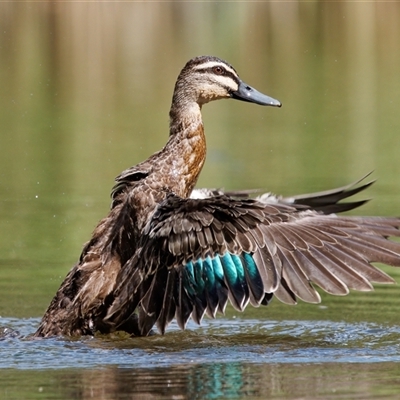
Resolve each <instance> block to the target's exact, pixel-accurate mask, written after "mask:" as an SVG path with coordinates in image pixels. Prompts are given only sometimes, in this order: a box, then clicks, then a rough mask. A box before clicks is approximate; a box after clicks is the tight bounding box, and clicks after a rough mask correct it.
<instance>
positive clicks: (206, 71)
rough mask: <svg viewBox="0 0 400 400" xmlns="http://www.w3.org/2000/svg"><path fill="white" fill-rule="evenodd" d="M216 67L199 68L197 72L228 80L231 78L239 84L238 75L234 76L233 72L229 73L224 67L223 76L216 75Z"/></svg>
mask: <svg viewBox="0 0 400 400" xmlns="http://www.w3.org/2000/svg"><path fill="white" fill-rule="evenodd" d="M213 68H215V66H214V67H210V68H199V69H196V72H200V73H202V74H212V75H217V76H226V77H228V78H231V79H232V80H233V81H235V82H236V83H237V84H239V78H238V77H237V75H235V74H233V73H232V72H231V71H227V70H226V69H225V68H224V67H222V66H221V68H222V70H223V73H221V74H216V73H215V72H214V71H213Z"/></svg>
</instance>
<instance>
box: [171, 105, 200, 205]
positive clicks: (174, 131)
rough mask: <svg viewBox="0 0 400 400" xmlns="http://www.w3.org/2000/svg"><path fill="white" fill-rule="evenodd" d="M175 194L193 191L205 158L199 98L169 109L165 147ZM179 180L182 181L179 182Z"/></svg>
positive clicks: (185, 194)
mask: <svg viewBox="0 0 400 400" xmlns="http://www.w3.org/2000/svg"><path fill="white" fill-rule="evenodd" d="M164 152H165V153H164V154H166V155H167V157H166V163H167V165H168V166H169V169H170V170H169V174H170V177H171V178H172V180H174V181H175V180H176V182H177V185H176V188H175V192H177V193H176V194H177V195H179V196H181V197H187V196H189V195H190V193H191V192H192V190H193V188H194V186H195V184H196V182H197V179H198V177H199V175H200V172H201V169H202V167H203V165H204V161H205V159H206V139H205V135H204V128H203V121H202V118H201V109H200V106H199V105H198V104H197V103H196V102H190V103H188V102H184V103H183V104H176V102H173V106H172V107H171V111H170V137H169V140H168V143H167V145H166V146H165V148H164ZM178 182H179V183H178Z"/></svg>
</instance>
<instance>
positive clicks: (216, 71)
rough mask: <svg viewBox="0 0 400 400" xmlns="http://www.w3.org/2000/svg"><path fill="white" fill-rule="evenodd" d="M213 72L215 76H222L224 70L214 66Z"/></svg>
mask: <svg viewBox="0 0 400 400" xmlns="http://www.w3.org/2000/svg"><path fill="white" fill-rule="evenodd" d="M213 72H214V74H217V75H223V74H224V72H225V70H224V69H223V68H222V67H220V66H219V65H216V66H215V67H213Z"/></svg>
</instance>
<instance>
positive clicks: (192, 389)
mask: <svg viewBox="0 0 400 400" xmlns="http://www.w3.org/2000/svg"><path fill="white" fill-rule="evenodd" d="M399 20H400V3H398V2H392V3H381V2H379V3H378V2H376V3H374V2H363V3H354V2H338V3H334V2H331V3H327V2H318V1H315V2H282V3H279V2H247V3H246V2H237V3H227V4H223V3H221V2H208V3H204V2H203V3H202V2H198V3H193V2H186V3H185V2H180V3H179V2H178V3H177V2H173V3H171V2H159V3H154V2H152V3H150V2H149V3H145V2H142V3H140V2H135V3H132V2H131V3H129V2H128V3H127V2H125V3H124V2H102V3H100V2H97V3H94V2H93V3H87V2H86V3H85V2H83V3H82V2H81V3H79V2H75V3H74V4H70V3H68V2H42V3H32V2H29V3H21V2H0V27H1V29H0V87H1V93H0V129H1V138H2V139H1V146H0V316H1V318H0V325H1V327H0V328H7V329H11V330H6V331H4V330H1V331H0V332H1V333H2V340H0V350H1V355H2V362H1V366H0V367H1V369H0V397H2V398H6V399H21V398H32V397H34V398H52V399H54V398H60V399H71V398H77V399H86V398H98V399H123V398H131V399H132V398H141V399H142V398H162V397H164V398H175V399H176V398H202V399H203V398H204V399H205V398H210V399H211V398H237V397H244V396H249V397H252V398H257V397H259V398H269V397H271V398H272V397H275V398H280V397H281V398H285V397H286V398H287V397H297V398H306V397H312V398H324V399H326V398H338V397H341V396H343V397H347V398H357V397H358V398H362V399H365V398H376V397H379V396H381V397H384V396H387V397H390V396H392V395H393V393H396V390H398V388H399V386H400V384H399V379H398V362H399V361H400V360H399V355H400V351H399V347H398V346H399V345H398V343H399V342H400V341H399V339H400V338H399V330H398V323H399V319H398V310H399V307H400V289H399V287H398V286H391V287H385V288H382V287H379V288H378V289H377V290H376V292H375V293H359V294H354V293H352V294H351V295H350V296H349V297H347V298H332V297H329V296H323V306H322V307H318V306H312V305H304V304H300V305H299V306H297V307H293V308H290V307H287V306H284V305H282V304H278V302H273V304H272V305H271V306H270V307H267V308H263V307H262V308H260V309H251V310H250V309H249V310H248V311H246V313H245V316H244V317H243V318H244V319H239V316H238V315H237V313H235V312H233V311H232V310H228V315H227V317H224V318H222V319H217V320H216V321H211V322H210V321H206V322H205V324H204V325H203V326H202V327H200V328H199V327H196V326H194V325H191V326H190V330H189V331H187V332H178V330H177V328H176V326H175V325H173V326H172V327H171V329H169V330H168V334H167V335H166V336H165V337H159V336H154V337H150V338H144V339H128V338H126V337H99V338H94V339H90V338H85V339H83V340H78V341H68V340H67V341H64V340H46V341H32V340H30V339H29V334H32V333H33V332H34V330H35V328H36V327H37V324H38V318H37V317H39V316H40V315H42V313H43V312H44V310H45V308H46V306H47V305H48V303H49V301H50V299H51V297H52V296H53V294H54V293H55V291H56V289H57V288H58V286H59V284H60V281H61V280H62V279H63V278H64V276H65V274H66V273H67V271H68V270H69V268H70V267H71V266H72V265H73V263H74V262H75V261H76V259H77V257H78V255H79V252H80V249H81V246H82V244H83V243H84V242H85V241H86V240H87V239H88V237H89V235H90V232H91V230H92V229H93V227H94V225H95V224H96V222H97V221H98V220H99V219H100V218H101V217H103V216H104V215H105V214H106V212H107V210H108V207H109V197H108V196H109V192H110V189H111V187H112V185H113V178H114V176H116V175H117V174H118V173H119V172H120V171H122V170H123V169H125V168H127V167H128V166H130V165H133V164H135V163H137V162H139V161H141V160H143V159H145V158H146V157H147V156H148V155H149V154H151V153H152V152H154V151H156V150H158V149H160V148H161V147H162V146H163V145H164V143H165V141H166V138H167V126H168V109H169V106H170V99H171V94H172V88H173V85H174V81H175V78H176V76H177V74H178V72H179V70H180V69H181V68H182V66H183V65H184V63H185V62H186V61H187V60H188V59H189V58H191V57H193V56H195V55H200V54H213V55H217V56H220V57H222V58H224V59H227V60H228V61H229V62H231V63H232V64H233V65H234V66H235V68H236V69H237V70H238V72H239V73H240V75H241V76H242V77H243V79H244V80H245V81H246V82H248V83H249V84H251V85H253V86H254V87H256V88H258V89H259V90H261V91H263V92H265V93H268V94H270V95H271V96H273V97H275V98H277V99H279V100H281V101H282V103H283V107H282V109H279V110H271V109H265V108H262V107H255V106H253V107H251V106H249V105H246V104H244V103H239V102H237V103H235V102H228V101H226V102H219V103H218V104H212V105H209V106H207V107H204V119H205V126H206V134H207V141H208V158H207V162H206V165H205V168H204V171H203V174H202V177H201V180H200V182H199V185H200V186H208V187H225V188H227V189H236V188H267V189H268V190H272V191H274V192H278V193H282V194H285V195H290V194H295V193H300V192H307V191H311V190H322V189H327V188H331V187H336V186H341V185H344V184H346V183H349V182H352V181H354V180H356V179H357V178H358V177H360V176H362V175H364V174H365V173H367V172H368V171H370V170H375V171H376V172H375V177H376V178H379V179H378V182H377V183H376V184H375V185H374V186H373V187H372V188H371V189H370V190H369V192H368V195H366V196H367V197H373V198H374V199H375V200H374V201H373V202H371V203H369V204H367V205H366V206H365V207H363V209H362V210H360V211H359V212H360V213H362V214H377V215H389V214H393V215H398V214H399V204H400V179H399V176H400V162H399V157H398V141H399V130H400V118H399V113H398V110H399V104H400V80H399V74H400V71H399V65H400V46H399V37H400V24H399V23H398V22H399ZM386 271H390V273H391V274H392V275H393V276H395V278H396V279H397V281H398V282H400V279H399V277H400V274H399V272H397V271H396V272H393V271H392V270H391V269H389V268H388V269H386ZM23 317H24V318H28V317H34V318H33V319H21V318H23ZM15 331H18V332H19V334H16V333H15ZM13 332H14V333H13ZM15 336H17V337H15ZM21 382H23V383H24V384H23V385H21Z"/></svg>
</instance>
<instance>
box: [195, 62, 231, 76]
mask: <svg viewBox="0 0 400 400" xmlns="http://www.w3.org/2000/svg"><path fill="white" fill-rule="evenodd" d="M216 66H220V67H222V68H224V69H225V70H226V71H228V72H230V73H231V74H232V75H235V76H237V73H236V71H235V70H234V69H233V68H231V67H229V66H228V65H226V64H224V63H221V62H218V61H207V62H205V63H202V64H199V65H196V66H195V67H194V68H193V69H195V70H196V69H211V68H214V67H216Z"/></svg>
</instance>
